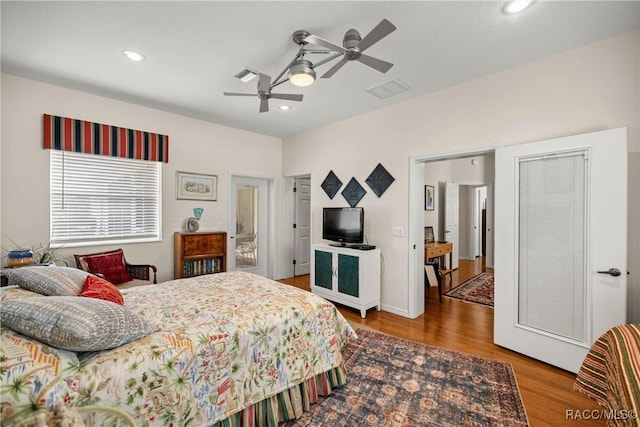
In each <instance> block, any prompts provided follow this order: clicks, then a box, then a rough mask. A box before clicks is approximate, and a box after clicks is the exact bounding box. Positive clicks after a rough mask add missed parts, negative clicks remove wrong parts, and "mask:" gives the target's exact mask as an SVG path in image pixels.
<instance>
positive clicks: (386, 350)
mask: <svg viewBox="0 0 640 427" xmlns="http://www.w3.org/2000/svg"><path fill="white" fill-rule="evenodd" d="M357 333H358V337H359V338H358V339H357V340H355V341H353V342H351V343H349V344H348V345H347V346H346V347H345V350H344V356H345V362H346V367H347V375H348V382H347V384H346V385H345V386H344V387H343V388H340V389H337V390H335V392H334V393H333V394H332V395H331V396H329V397H327V398H324V399H322V400H321V401H320V403H318V404H317V405H312V409H311V411H310V412H307V413H305V414H304V415H303V416H302V418H300V419H298V420H297V421H296V422H295V423H291V424H290V425H293V426H296V427H299V426H307V427H335V426H359V427H360V426H362V427H364V426H385V427H389V426H391V427H400V426H478V427H480V426H482V427H486V426H502V427H515V426H527V425H528V421H527V415H526V413H525V410H524V406H523V405H522V399H521V397H520V392H519V390H518V385H517V383H516V380H515V376H514V374H513V370H512V368H511V364H509V363H504V362H499V361H496V360H491V359H486V358H484V357H479V356H473V355H470V354H464V353H459V352H454V351H451V350H447V349H444V348H440V347H433V346H429V345H425V344H421V343H417V342H413V341H407V340H403V339H400V338H397V337H394V336H390V335H386V334H381V333H379V332H373V331H368V330H362V329H359V330H358V331H357Z"/></svg>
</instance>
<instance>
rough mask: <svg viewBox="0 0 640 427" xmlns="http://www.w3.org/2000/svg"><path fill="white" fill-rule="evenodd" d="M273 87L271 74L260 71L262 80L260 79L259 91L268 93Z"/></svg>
mask: <svg viewBox="0 0 640 427" xmlns="http://www.w3.org/2000/svg"><path fill="white" fill-rule="evenodd" d="M270 89H271V76H269V75H267V74H262V73H260V80H258V92H264V93H268V92H269V90H270Z"/></svg>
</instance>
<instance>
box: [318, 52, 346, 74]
mask: <svg viewBox="0 0 640 427" xmlns="http://www.w3.org/2000/svg"><path fill="white" fill-rule="evenodd" d="M347 62H349V60H348V59H347V58H344V57H343V58H342V59H341V60H340V61H338V62H337V63H336V65H334V66H333V67H331V68H330V69H329V70H328V71H327V72H326V73H324V74H323V75H322V76H321V78H323V79H328V78H329V77H331V76H333V75H334V74H335V73H336V71H338V70H339V69H340V68H342V67H343V66H344V64H346V63H347Z"/></svg>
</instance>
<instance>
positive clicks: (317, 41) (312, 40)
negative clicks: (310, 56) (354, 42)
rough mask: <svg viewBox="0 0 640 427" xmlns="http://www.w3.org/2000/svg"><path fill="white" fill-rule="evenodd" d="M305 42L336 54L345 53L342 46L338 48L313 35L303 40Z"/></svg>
mask: <svg viewBox="0 0 640 427" xmlns="http://www.w3.org/2000/svg"><path fill="white" fill-rule="evenodd" d="M304 41H305V42H307V43H311V44H315V45H318V46H322V47H324V48H326V49H329V50H335V51H336V52H340V53H342V52H345V48H343V47H342V46H338V45H337V44H333V43H331V42H330V41H327V40H325V39H322V38H320V37H318V36H314V35H313V34H309V35H308V36H307V37H306V38H305V39H304Z"/></svg>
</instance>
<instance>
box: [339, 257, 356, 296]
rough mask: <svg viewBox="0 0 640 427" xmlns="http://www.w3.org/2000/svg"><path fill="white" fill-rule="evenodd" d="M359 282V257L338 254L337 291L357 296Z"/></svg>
mask: <svg viewBox="0 0 640 427" xmlns="http://www.w3.org/2000/svg"><path fill="white" fill-rule="evenodd" d="M359 283H360V258H358V257H357V256H351V255H343V254H338V292H339V293H341V294H346V295H351V296H352V297H356V298H358V297H359V296H360V292H359Z"/></svg>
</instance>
